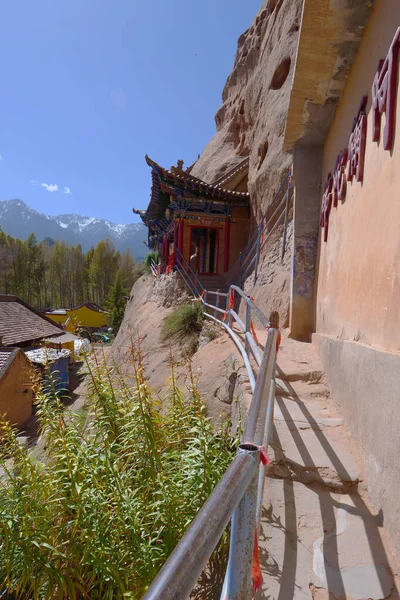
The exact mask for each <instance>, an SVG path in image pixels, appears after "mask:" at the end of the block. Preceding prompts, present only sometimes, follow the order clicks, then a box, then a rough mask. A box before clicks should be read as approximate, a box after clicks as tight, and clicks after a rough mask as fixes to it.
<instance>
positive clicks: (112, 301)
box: [106, 269, 127, 334]
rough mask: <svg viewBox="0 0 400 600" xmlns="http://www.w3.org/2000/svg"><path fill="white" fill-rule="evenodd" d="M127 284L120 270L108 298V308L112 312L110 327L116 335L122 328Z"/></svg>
mask: <svg viewBox="0 0 400 600" xmlns="http://www.w3.org/2000/svg"><path fill="white" fill-rule="evenodd" d="M125 286H126V282H125V278H124V273H123V271H122V269H118V271H117V275H116V277H115V281H114V283H113V285H112V286H111V289H110V291H109V294H108V296H107V301H106V306H107V308H108V310H109V311H110V319H109V322H110V325H111V327H112V328H113V330H114V333H115V334H116V333H117V332H118V329H119V328H120V327H121V323H122V319H123V318H124V313H125V304H126V303H125V298H124V296H126V294H127V290H126V287H125Z"/></svg>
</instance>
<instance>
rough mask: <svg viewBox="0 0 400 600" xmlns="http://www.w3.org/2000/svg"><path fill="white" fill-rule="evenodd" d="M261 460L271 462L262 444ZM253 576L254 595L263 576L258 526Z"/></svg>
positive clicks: (255, 531) (255, 533) (252, 568)
mask: <svg viewBox="0 0 400 600" xmlns="http://www.w3.org/2000/svg"><path fill="white" fill-rule="evenodd" d="M260 460H261V462H262V464H263V465H264V466H266V465H270V464H271V462H272V461H271V459H270V458H269V456H268V454H267V451H266V449H265V446H260ZM251 578H252V582H253V594H254V597H255V595H256V594H257V592H258V590H259V589H260V587H261V585H262V582H263V578H262V573H261V566H260V557H259V554H258V535H257V527H255V528H254V547H253V562H252V565H251Z"/></svg>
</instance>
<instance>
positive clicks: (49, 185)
mask: <svg viewBox="0 0 400 600" xmlns="http://www.w3.org/2000/svg"><path fill="white" fill-rule="evenodd" d="M40 185H41V186H42V187H43V188H44V189H45V190H47V191H48V192H58V185H57V184H56V183H41V184H40Z"/></svg>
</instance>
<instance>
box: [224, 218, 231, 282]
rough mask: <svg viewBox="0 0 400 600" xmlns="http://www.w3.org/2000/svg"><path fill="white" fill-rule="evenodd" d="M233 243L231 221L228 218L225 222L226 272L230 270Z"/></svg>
mask: <svg viewBox="0 0 400 600" xmlns="http://www.w3.org/2000/svg"><path fill="white" fill-rule="evenodd" d="M230 241H231V220H230V219H229V218H228V219H226V221H225V260H224V271H225V272H226V271H227V270H228V269H229V244H230Z"/></svg>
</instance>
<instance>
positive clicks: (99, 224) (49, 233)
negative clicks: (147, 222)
mask: <svg viewBox="0 0 400 600" xmlns="http://www.w3.org/2000/svg"><path fill="white" fill-rule="evenodd" d="M0 228H1V229H2V230H3V231H4V232H5V233H7V234H8V235H11V236H12V237H16V238H20V239H22V240H25V239H26V238H27V237H28V236H29V235H30V234H31V233H34V234H35V236H36V238H37V239H38V241H42V240H44V239H45V238H52V239H53V240H54V241H57V240H58V241H62V240H64V241H65V242H66V243H67V244H70V245H73V246H76V245H77V244H81V246H82V249H83V251H84V252H87V250H89V248H90V247H91V246H96V245H97V243H98V242H100V241H101V240H104V239H106V238H109V239H110V240H111V241H112V242H113V243H114V245H115V247H116V249H117V250H119V251H120V252H123V251H124V250H127V249H130V250H131V251H132V254H133V256H134V257H135V259H136V260H137V261H141V260H143V258H144V256H145V255H146V253H147V249H146V246H145V245H144V243H143V242H145V241H147V228H146V227H145V226H144V225H143V224H142V223H129V224H127V225H118V224H117V223H112V222H111V221H107V220H106V219H98V218H96V217H84V216H82V215H77V214H73V215H57V216H55V217H50V216H48V215H44V214H43V213H40V212H38V211H36V210H34V209H33V208H30V207H29V206H28V205H27V204H25V202H23V201H22V200H0Z"/></svg>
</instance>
